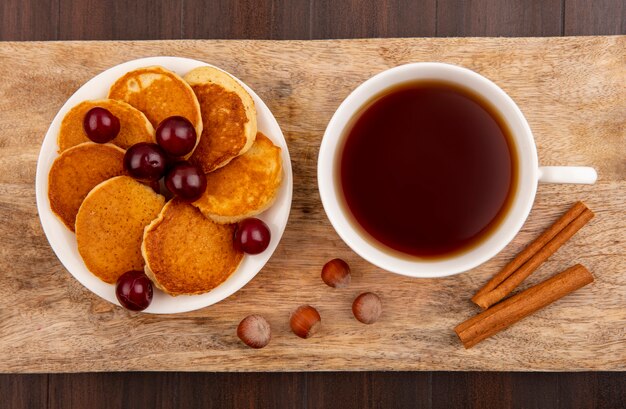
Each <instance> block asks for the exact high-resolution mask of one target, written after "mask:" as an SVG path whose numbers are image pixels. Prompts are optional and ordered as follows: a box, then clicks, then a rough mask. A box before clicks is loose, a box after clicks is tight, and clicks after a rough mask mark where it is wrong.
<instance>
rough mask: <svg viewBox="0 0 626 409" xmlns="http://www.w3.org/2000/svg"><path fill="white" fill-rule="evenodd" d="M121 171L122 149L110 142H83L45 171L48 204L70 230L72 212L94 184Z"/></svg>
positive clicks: (72, 227) (75, 210)
mask: <svg viewBox="0 0 626 409" xmlns="http://www.w3.org/2000/svg"><path fill="white" fill-rule="evenodd" d="M123 174H124V150H123V149H120V148H118V147H117V146H115V145H111V144H103V145H101V144H97V143H93V142H85V143H81V144H80V145H76V146H74V147H72V148H69V149H68V150H66V151H64V152H63V153H61V155H60V156H59V157H58V158H56V160H55V161H54V163H53V164H52V167H51V168H50V173H49V174H48V199H49V200H50V208H51V209H52V211H53V212H54V213H55V214H56V215H57V216H58V217H59V219H61V221H62V222H63V223H64V224H65V225H66V226H67V228H68V229H70V230H71V231H74V224H75V222H76V214H77V213H78V208H79V207H80V205H81V203H82V202H83V200H84V199H85V197H87V194H88V193H89V192H90V191H91V189H93V188H94V187H95V186H96V185H98V184H100V183H101V182H103V181H105V180H107V179H110V178H112V177H114V176H119V175H123Z"/></svg>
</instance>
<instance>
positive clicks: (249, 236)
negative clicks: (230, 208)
mask: <svg viewBox="0 0 626 409" xmlns="http://www.w3.org/2000/svg"><path fill="white" fill-rule="evenodd" d="M271 237H272V236H271V233H270V229H269V227H267V224H265V223H264V222H263V221H262V220H259V219H255V218H250V219H245V220H242V221H241V222H239V225H238V226H237V230H235V237H234V239H233V243H234V244H235V248H237V249H239V250H241V251H243V252H244V253H248V254H259V253H261V252H263V251H265V249H266V248H267V246H269V244H270V239H271Z"/></svg>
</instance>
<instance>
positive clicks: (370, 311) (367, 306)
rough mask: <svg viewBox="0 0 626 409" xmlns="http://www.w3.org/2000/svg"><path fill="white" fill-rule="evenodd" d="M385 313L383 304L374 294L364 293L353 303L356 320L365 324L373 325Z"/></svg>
mask: <svg viewBox="0 0 626 409" xmlns="http://www.w3.org/2000/svg"><path fill="white" fill-rule="evenodd" d="M382 312H383V304H382V302H381V301H380V298H379V297H378V296H377V295H376V294H374V293H363V294H361V295H359V296H358V297H356V299H355V300H354V302H353V303H352V313H353V314H354V318H356V319H357V320H359V321H361V322H362V323H363V324H373V323H375V322H376V321H378V318H380V314H382Z"/></svg>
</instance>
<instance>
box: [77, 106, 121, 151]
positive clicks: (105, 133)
mask: <svg viewBox="0 0 626 409" xmlns="http://www.w3.org/2000/svg"><path fill="white" fill-rule="evenodd" d="M83 129H84V130H85V133H86V134H87V137H88V138H89V139H91V140H92V141H94V142H96V143H107V142H109V141H111V140H113V139H114V138H115V137H116V136H117V134H118V133H119V132H120V120H119V119H117V117H116V116H115V115H113V114H112V113H111V112H109V111H108V110H106V109H104V108H101V107H95V108H91V109H90V110H89V111H87V114H86V115H85V118H84V119H83Z"/></svg>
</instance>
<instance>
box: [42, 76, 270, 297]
mask: <svg viewBox="0 0 626 409" xmlns="http://www.w3.org/2000/svg"><path fill="white" fill-rule="evenodd" d="M96 106H98V107H102V108H105V109H107V110H109V111H110V112H111V113H112V114H113V115H115V116H116V117H117V118H118V119H119V120H120V132H119V134H118V135H117V137H116V138H115V139H113V140H112V141H111V142H110V143H107V144H96V143H93V142H90V141H89V139H88V137H87V135H86V133H85V131H84V129H83V119H84V117H85V114H86V113H87V112H88V111H89V110H90V109H91V108H93V107H96ZM174 115H179V116H183V117H185V118H187V119H188V120H189V121H190V122H191V123H192V124H193V125H194V127H195V128H196V132H197V135H198V138H197V143H196V147H195V149H194V151H193V152H192V153H191V154H190V155H188V159H189V160H190V161H191V162H192V163H194V164H196V165H197V166H199V167H200V168H201V169H203V170H204V172H205V173H206V176H207V189H206V191H205V193H204V194H203V195H202V197H201V198H200V199H199V200H197V201H196V202H194V203H186V202H183V201H181V200H179V199H176V198H174V199H172V200H170V201H169V202H167V203H166V200H165V197H164V196H163V195H161V194H159V193H157V192H155V190H154V189H153V188H151V187H150V186H146V185H145V184H144V183H142V182H140V181H136V180H135V179H133V178H131V177H129V176H128V175H127V173H126V171H125V170H124V166H123V157H124V153H125V149H127V148H129V147H130V146H132V145H134V144H136V143H139V142H151V143H154V142H155V128H156V127H157V126H158V124H159V123H160V122H161V121H162V120H163V119H165V118H168V117H170V116H174ZM58 145H59V154H60V155H59V157H58V158H57V159H56V160H55V162H54V164H53V165H52V168H51V170H50V174H49V179H48V187H49V192H48V196H49V200H50V207H51V208H52V211H53V212H54V213H55V214H56V215H57V216H58V217H59V219H61V221H62V222H63V223H64V224H65V225H66V226H67V227H68V228H69V229H70V230H72V231H75V233H76V240H77V244H78V251H79V253H80V255H81V256H82V258H83V260H84V262H85V265H86V266H87V268H88V269H89V270H90V271H91V272H92V273H93V274H94V275H96V276H97V277H98V278H100V279H101V280H103V281H105V282H107V283H115V282H116V281H117V279H118V278H119V277H120V276H121V275H122V274H124V273H125V272H126V271H130V270H138V269H144V270H145V272H146V274H147V275H148V277H149V278H150V279H151V280H152V281H153V283H154V284H155V285H156V286H157V287H158V288H160V289H161V290H163V291H165V292H166V293H169V294H171V295H181V294H200V293H204V292H207V291H210V290H211V289H213V288H215V287H216V286H218V285H220V284H221V283H222V282H224V281H225V280H226V279H227V278H228V277H229V276H230V275H231V274H232V273H233V272H234V271H235V270H236V269H237V267H238V266H239V264H240V263H241V260H242V259H243V253H242V252H241V251H240V250H238V249H236V248H235V247H234V245H233V234H234V231H235V229H236V224H235V223H237V222H239V221H241V220H243V219H244V218H247V217H250V216H254V215H257V214H259V213H261V212H263V211H264V210H266V209H267V208H268V207H269V206H271V205H272V203H273V201H274V200H275V198H276V195H277V193H278V190H279V187H280V184H281V182H282V162H281V150H280V148H279V147H277V146H275V145H274V144H273V143H272V142H271V141H270V140H269V139H268V138H267V137H266V136H265V135H263V134H262V133H260V132H257V120H256V109H255V106H254V101H253V100H252V97H251V96H250V95H249V94H248V92H246V90H245V89H244V88H243V87H242V86H241V85H240V84H239V83H238V82H237V81H236V80H235V79H234V78H233V77H231V76H230V75H229V74H226V73H224V72H223V71H220V70H218V69H216V68H212V67H200V68H196V69H194V70H192V71H191V72H189V73H188V74H187V75H186V76H185V77H184V79H183V78H181V77H179V76H178V75H177V74H175V73H173V72H171V71H169V70H167V69H165V68H163V67H145V68H140V69H137V70H134V71H131V72H128V73H127V74H125V75H124V76H123V77H121V78H119V79H118V80H117V81H116V82H115V83H114V84H113V85H112V86H111V88H110V91H109V96H108V99H101V100H94V101H84V102H82V103H80V104H78V105H77V106H75V107H74V108H72V109H71V110H70V111H69V112H68V113H67V114H66V116H65V117H64V119H63V121H62V125H61V129H60V132H59V135H58ZM157 190H158V188H157Z"/></svg>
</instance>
